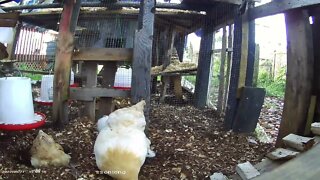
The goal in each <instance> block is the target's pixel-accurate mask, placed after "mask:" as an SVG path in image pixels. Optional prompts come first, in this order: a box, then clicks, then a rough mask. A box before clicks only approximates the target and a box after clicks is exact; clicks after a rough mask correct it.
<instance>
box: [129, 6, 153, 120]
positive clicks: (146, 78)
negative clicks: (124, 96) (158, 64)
mask: <svg viewBox="0 0 320 180" xmlns="http://www.w3.org/2000/svg"><path fill="white" fill-rule="evenodd" d="M154 13H155V0H142V1H141V6H140V14H139V28H138V30H137V31H136V34H135V40H134V50H133V63H132V82H131V98H132V102H133V103H137V102H139V101H140V100H142V99H144V100H145V101H146V108H145V117H146V120H147V123H148V122H149V110H150V82H151V73H150V69H151V61H152V57H151V55H152V42H153V25H154Z"/></svg>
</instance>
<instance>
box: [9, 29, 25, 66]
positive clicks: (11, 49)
mask: <svg viewBox="0 0 320 180" xmlns="http://www.w3.org/2000/svg"><path fill="white" fill-rule="evenodd" d="M21 27H22V24H21V23H18V25H16V26H15V28H14V38H13V41H12V43H11V44H8V45H7V52H8V54H9V57H8V59H9V60H13V59H15V56H14V55H15V51H16V46H17V42H18V39H19V36H20V31H21Z"/></svg>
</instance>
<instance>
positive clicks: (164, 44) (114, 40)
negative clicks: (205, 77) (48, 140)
mask: <svg viewBox="0 0 320 180" xmlns="http://www.w3.org/2000/svg"><path fill="white" fill-rule="evenodd" d="M110 1H112V0H108V1H103V2H105V3H108V6H107V8H105V7H104V5H102V6H101V7H92V8H82V13H81V15H80V16H79V20H78V24H77V28H76V32H75V47H76V48H88V47H93V48H133V46H134V35H135V31H136V29H137V27H138V14H139V9H137V8H132V7H130V8H126V7H122V8H121V7H119V6H114V7H113V6H112V4H110ZM131 1H133V2H135V1H137V0H131ZM82 2H100V1H99V0H96V1H86V0H83V1H82ZM113 2H115V1H113ZM157 2H158V1H157ZM167 3H170V2H167ZM119 9H121V11H118V10H119ZM220 11H221V12H223V13H225V14H230V13H232V12H230V8H228V7H227V6H226V7H224V6H221V8H220ZM206 16H207V17H208V16H211V17H210V18H211V19H213V21H219V19H221V18H225V17H224V16H221V14H218V13H211V14H210V15H206V13H205V12H200V11H188V10H175V9H157V13H156V16H155V25H154V44H153V52H152V87H151V89H152V97H154V98H155V99H156V101H157V102H161V103H171V104H174V105H183V104H192V103H193V102H194V91H195V84H196V81H197V79H196V73H197V71H196V68H197V65H198V59H199V51H200V48H204V47H200V44H201V43H200V42H201V35H202V34H203V25H204V24H205V17H206ZM223 21H227V20H226V19H225V20H223ZM56 23H58V22H56ZM221 32H222V31H221V29H220V30H219V29H216V36H215V43H214V44H213V45H212V67H211V71H212V74H211V76H210V80H209V81H210V83H209V84H210V87H209V93H208V102H207V104H208V105H209V106H210V107H215V106H216V105H217V101H218V89H219V76H220V64H221V63H220V60H221V49H222V47H221V46H222V45H221V44H222V37H221V36H222V35H220V34H221ZM56 38H57V32H56V31H52V30H48V29H43V28H39V27H34V26H31V25H25V26H23V28H22V29H21V32H20V36H19V39H18V42H17V46H16V50H15V59H17V60H18V66H19V67H20V69H27V70H42V71H48V70H52V69H53V67H54V66H53V62H54V55H55V48H56ZM202 46H210V44H203V45H202ZM219 49H220V51H217V50H219ZM226 62H227V61H226ZM223 66H224V70H225V71H227V66H225V65H223ZM77 67H79V66H77ZM102 68H103V66H102V65H100V66H99V67H98V71H100V70H101V69H102ZM75 70H76V72H75V73H77V71H79V68H75ZM98 73H99V72H98ZM131 73H132V70H131V62H118V63H117V73H116V78H115V84H114V85H115V86H117V87H123V88H130V86H131ZM227 79H228V76H226V75H224V81H227ZM225 84H226V83H225ZM225 86H226V85H225ZM226 88H227V87H226ZM225 94H226V93H224V95H223V96H225Z"/></svg>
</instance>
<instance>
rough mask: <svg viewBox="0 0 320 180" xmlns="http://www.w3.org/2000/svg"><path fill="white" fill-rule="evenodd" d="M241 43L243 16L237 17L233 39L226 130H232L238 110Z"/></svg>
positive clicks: (225, 121) (225, 120)
mask: <svg viewBox="0 0 320 180" xmlns="http://www.w3.org/2000/svg"><path fill="white" fill-rule="evenodd" d="M241 42H242V19H241V16H238V17H235V20H234V39H233V55H232V65H231V67H232V68H231V72H230V83H229V92H228V101H227V106H226V115H225V119H224V128H225V129H226V130H230V129H232V125H233V120H234V117H235V114H236V109H237V104H238V102H237V92H238V82H239V73H240V61H241V49H242V48H241Z"/></svg>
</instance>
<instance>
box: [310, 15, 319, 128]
mask: <svg viewBox="0 0 320 180" xmlns="http://www.w3.org/2000/svg"><path fill="white" fill-rule="evenodd" d="M312 26H313V27H312V35H313V46H314V47H313V48H314V49H318V51H317V50H315V51H314V75H313V77H314V78H315V79H314V83H313V84H314V87H313V93H314V94H315V95H316V96H317V102H316V110H315V111H316V112H315V121H316V122H320V77H319V74H318V73H319V72H320V51H319V49H320V32H319V30H320V14H319V15H316V16H314V17H313V25H312Z"/></svg>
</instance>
